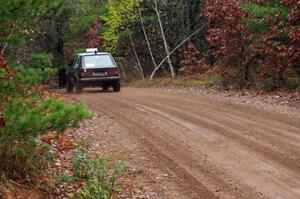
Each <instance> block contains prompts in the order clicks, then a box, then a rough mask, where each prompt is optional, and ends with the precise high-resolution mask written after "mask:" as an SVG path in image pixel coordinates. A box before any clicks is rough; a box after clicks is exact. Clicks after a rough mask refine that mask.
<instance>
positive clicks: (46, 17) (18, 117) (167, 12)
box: [0, 0, 300, 198]
mask: <svg viewBox="0 0 300 199" xmlns="http://www.w3.org/2000/svg"><path fill="white" fill-rule="evenodd" d="M0 16H1V17H0V156H1V157H0V160H1V161H0V175H1V176H0V179H1V181H2V182H6V181H7V180H8V179H11V180H14V181H17V182H20V183H24V184H28V183H29V184H31V185H38V184H41V181H43V180H44V179H46V178H47V177H45V173H44V171H45V170H46V169H47V168H49V166H50V165H51V164H50V163H49V162H51V161H52V160H53V158H54V157H53V156H52V155H51V153H49V148H48V146H47V144H44V143H41V142H40V141H38V140H37V138H40V136H45V135H47V134H48V133H49V132H55V134H56V135H57V136H60V135H62V134H63V132H65V131H66V130H67V129H69V128H75V127H78V126H79V123H80V121H82V120H85V119H90V118H92V117H93V113H91V112H90V111H89V110H88V108H87V107H86V106H85V105H84V104H69V103H67V102H66V100H65V99H64V98H62V97H60V96H59V95H57V94H56V93H53V92H52V91H51V89H50V88H49V85H52V84H53V81H54V80H55V79H57V74H58V73H59V72H60V71H65V70H66V68H67V67H68V65H69V64H70V62H71V60H72V57H73V55H74V54H75V53H78V52H82V51H84V50H85V49H86V48H98V49H99V50H100V51H106V52H110V53H111V54H113V56H114V57H115V58H116V60H117V63H118V64H119V66H120V68H121V70H122V75H123V79H124V81H128V82H134V81H139V80H143V81H152V80H153V79H155V78H171V79H176V78H178V77H183V78H187V79H189V78H190V79H207V81H213V85H214V86H218V88H221V89H226V90H227V89H237V90H240V89H253V90H262V91H266V92H269V91H276V90H280V89H284V90H288V91H300V3H299V1H298V0H206V1H202V0H52V1H46V0H11V1H7V0H0ZM54 82H55V81H54ZM4 123H5V124H4ZM99 164H101V163H99V162H95V161H94V162H93V161H92V163H91V165H96V166H97V165H98V166H99ZM95 175H96V176H97V174H95ZM40 176H44V177H43V178H41V177H40ZM94 177H95V176H94ZM41 179H42V180H41ZM88 179H90V178H88ZM92 179H98V178H97V177H96V178H92ZM0 186H2V183H1V182H0ZM107 190H109V191H108V192H109V193H108V194H107V197H108V196H109V195H110V194H111V192H112V188H111V187H110V188H107ZM78 198H80V196H78ZM81 198H84V197H81ZM91 198H93V197H91ZM103 198H105V197H103Z"/></svg>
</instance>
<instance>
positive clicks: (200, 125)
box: [70, 87, 300, 199]
mask: <svg viewBox="0 0 300 199" xmlns="http://www.w3.org/2000/svg"><path fill="white" fill-rule="evenodd" d="M295 96H296V97H295V99H297V94H295ZM70 97H71V98H72V99H74V100H76V101H84V102H85V103H87V104H88V105H89V107H90V108H91V109H92V110H93V111H95V112H96V113H97V117H96V118H95V119H94V120H92V121H90V122H88V123H86V124H84V126H83V128H81V129H79V130H78V131H76V132H75V134H76V135H77V137H82V138H88V139H89V140H90V141H91V142H92V146H93V150H94V152H95V153H99V154H100V155H101V154H102V155H105V156H108V157H112V158H113V159H115V160H118V159H125V161H126V162H127V163H128V165H129V167H130V170H131V171H132V174H133V175H131V177H128V178H126V179H124V181H126V183H127V184H128V186H127V187H126V189H127V192H126V193H124V195H119V196H118V198H133V197H135V198H183V199H184V198H272V199H273V198H275V199H276V198H278V199H279V198H291V199H293V198H295V199H296V198H300V111H299V108H298V105H297V103H298V102H297V100H295V102H293V103H295V104H296V105H293V106H291V105H290V104H285V103H277V102H278V99H279V98H280V99H279V100H281V98H282V96H279V98H278V97H273V96H271V97H270V98H272V99H273V98H274V102H273V101H272V102H270V100H269V99H268V98H266V97H261V96H254V95H253V96H252V95H250V94H242V95H240V94H237V95H235V94H234V93H225V94H222V93H217V92H215V91H207V90H203V91H199V90H193V89H190V90H187V89H171V88H168V89H167V88H151V89H150V88H132V87H127V88H124V89H123V90H122V92H120V93H112V92H100V91H99V90H87V91H84V92H83V94H81V95H71V96H70ZM289 99H290V98H289ZM264 100H265V102H264Z"/></svg>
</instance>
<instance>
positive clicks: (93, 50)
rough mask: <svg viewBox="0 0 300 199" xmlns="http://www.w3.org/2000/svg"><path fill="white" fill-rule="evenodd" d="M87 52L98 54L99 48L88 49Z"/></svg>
mask: <svg viewBox="0 0 300 199" xmlns="http://www.w3.org/2000/svg"><path fill="white" fill-rule="evenodd" d="M86 52H87V53H97V52H98V49H97V48H88V49H86Z"/></svg>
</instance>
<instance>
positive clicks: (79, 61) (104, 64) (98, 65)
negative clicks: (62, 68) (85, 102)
mask: <svg viewBox="0 0 300 199" xmlns="http://www.w3.org/2000/svg"><path fill="white" fill-rule="evenodd" d="M86 87H102V88H103V90H104V91H106V90H108V89H109V87H112V88H113V90H114V91H115V92H119V91H120V89H121V74H120V70H119V67H118V66H117V64H116V62H115V60H114V58H113V57H112V55H111V54H109V53H105V52H97V51H94V52H90V51H88V50H87V53H80V54H77V55H76V56H75V57H74V59H73V61H72V64H71V65H70V67H69V68H68V70H67V92H68V93H70V92H72V91H73V90H74V89H75V92H76V93H81V91H82V89H83V88H86Z"/></svg>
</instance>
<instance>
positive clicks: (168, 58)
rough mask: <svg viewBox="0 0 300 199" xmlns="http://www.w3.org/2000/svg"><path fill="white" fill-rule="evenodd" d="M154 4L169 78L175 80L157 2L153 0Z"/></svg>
mask: <svg viewBox="0 0 300 199" xmlns="http://www.w3.org/2000/svg"><path fill="white" fill-rule="evenodd" d="M154 3H155V12H156V14H157V19H158V23H159V26H160V30H161V34H162V38H163V41H164V46H165V50H166V53H167V61H168V64H169V67H170V70H171V76H172V79H175V72H174V67H173V65H172V61H171V57H170V55H171V54H170V50H169V46H168V43H167V40H166V36H165V32H164V28H163V26H162V23H161V18H160V12H159V10H158V6H157V0H154Z"/></svg>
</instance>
